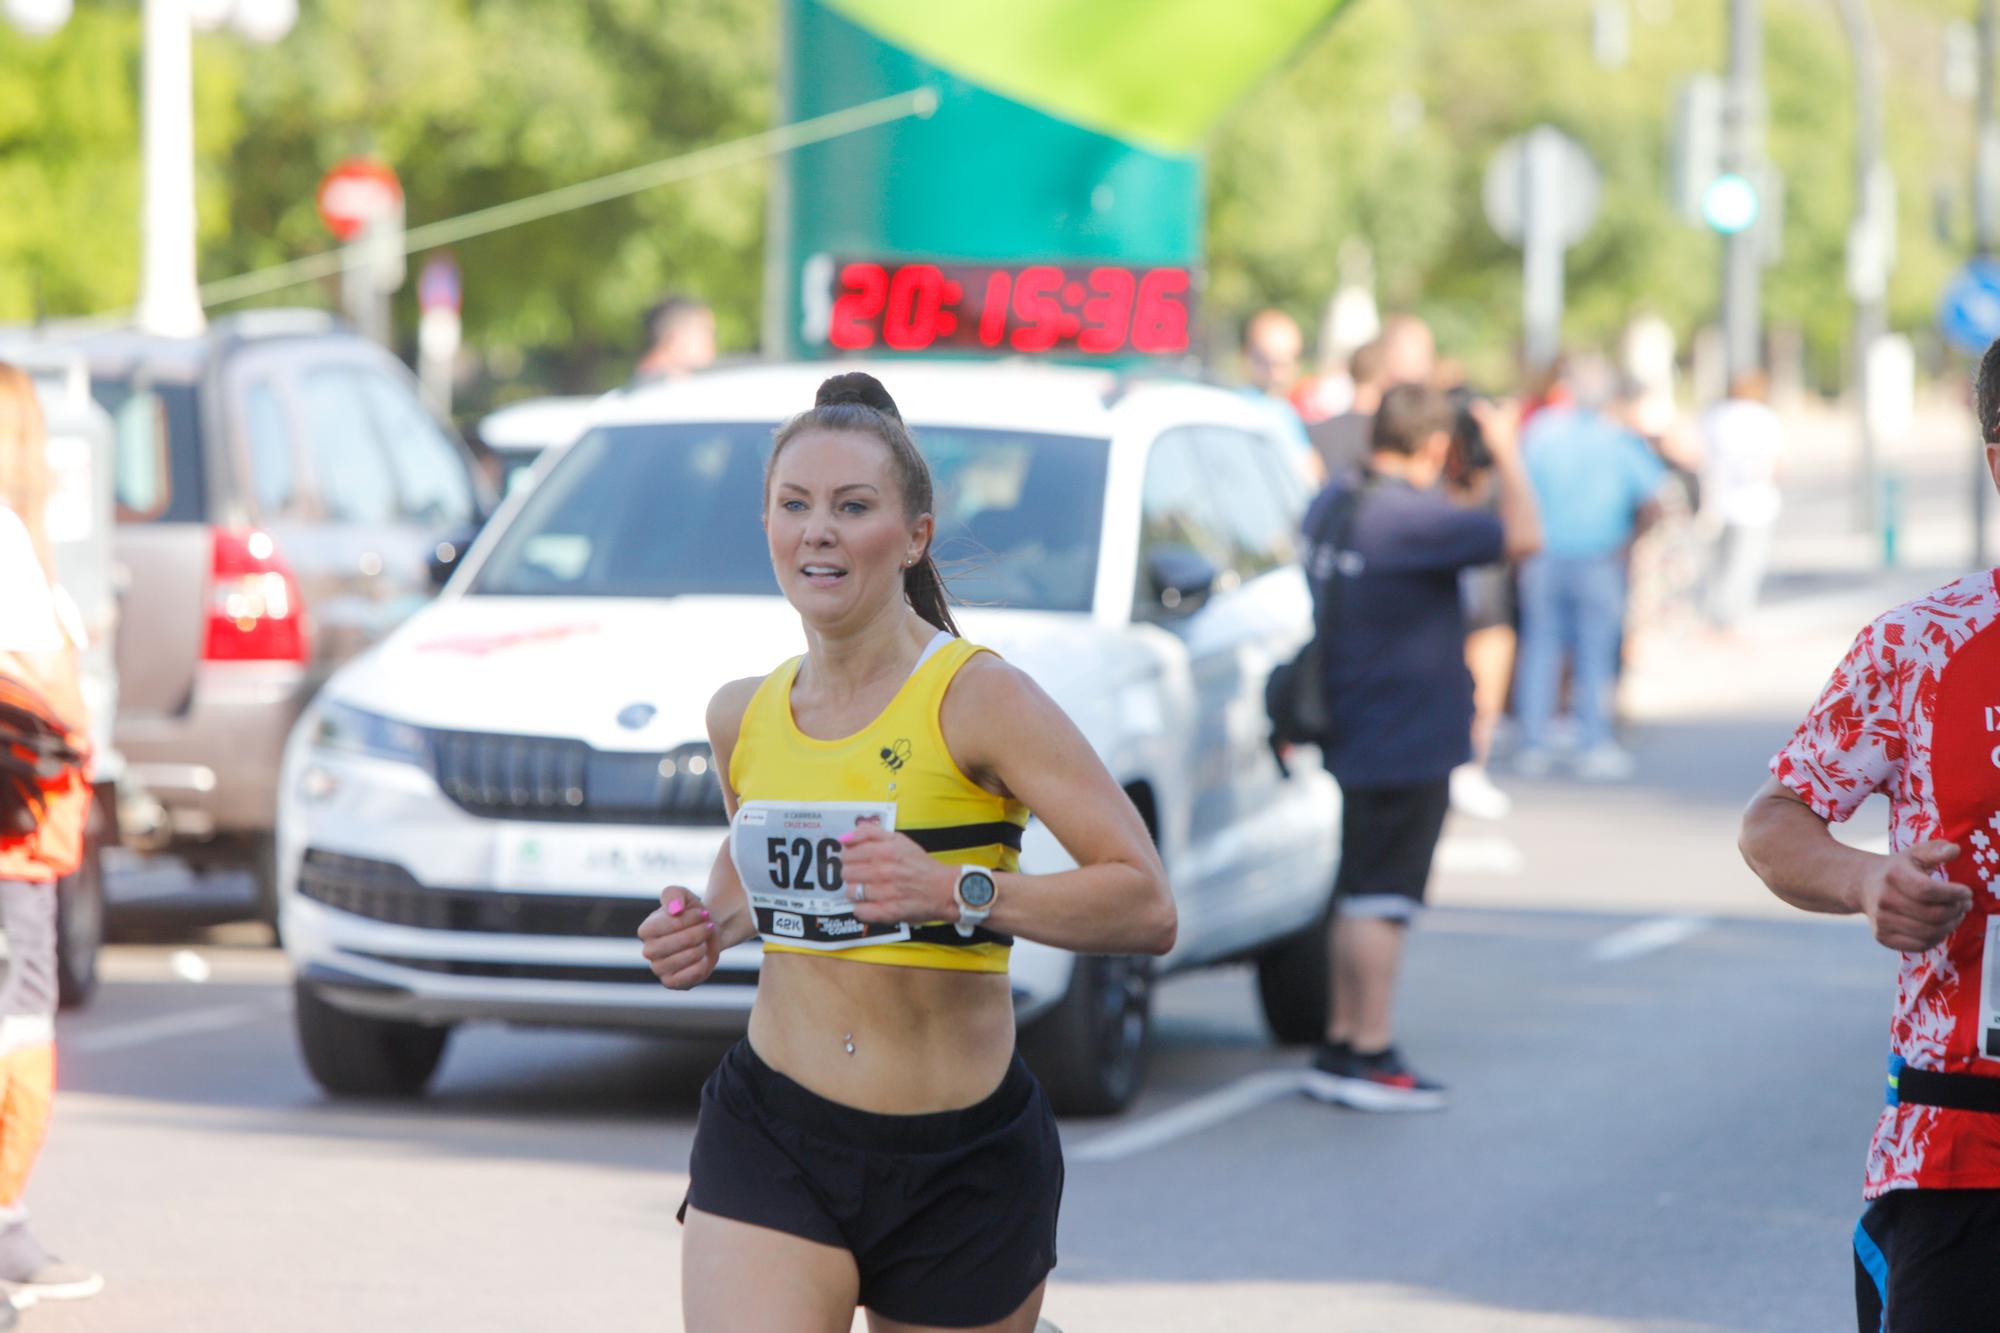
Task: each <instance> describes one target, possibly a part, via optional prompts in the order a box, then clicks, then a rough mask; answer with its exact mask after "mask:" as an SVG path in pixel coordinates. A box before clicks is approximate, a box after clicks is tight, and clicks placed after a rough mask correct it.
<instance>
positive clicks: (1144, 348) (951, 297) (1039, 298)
mask: <svg viewBox="0 0 2000 1333" xmlns="http://www.w3.org/2000/svg"><path fill="white" fill-rule="evenodd" d="M822 262H824V261H822ZM827 268H830V269H831V277H832V293H831V308H830V312H829V313H828V315H827V324H826V342H827V344H828V345H829V346H831V347H833V348H835V349H838V350H840V351H843V352H865V351H884V350H886V351H890V352H928V351H952V352H980V351H985V352H1002V353H1006V352H1030V353H1036V352H1041V353H1052V354H1055V355H1083V356H1107V357H1112V356H1133V355H1139V356H1169V355H1174V354H1177V353H1181V352H1185V351H1187V349H1188V318H1189V305H1190V301H1191V297H1192V287H1193V281H1192V275H1191V274H1190V273H1189V271H1188V270H1187V269H1185V268H1142V267H1133V266H1130V265H1123V264H977V263H962V264H961V263H944V264H931V263H915V262H911V263H904V262H897V261H890V262H886V263H885V262H882V261H880V260H872V259H841V260H835V261H833V262H832V263H831V264H830V265H827ZM821 272H822V273H824V272H825V269H822V270H821ZM820 281H821V282H823V281H824V278H821V279H820ZM808 285H809V286H810V285H814V284H813V283H812V282H811V280H810V279H809V280H808ZM821 290H822V291H824V290H825V289H824V287H822V288H821ZM824 299H826V298H822V300H824ZM815 304H817V303H815ZM820 309H822V310H828V307H827V306H826V305H821V306H820Z"/></svg>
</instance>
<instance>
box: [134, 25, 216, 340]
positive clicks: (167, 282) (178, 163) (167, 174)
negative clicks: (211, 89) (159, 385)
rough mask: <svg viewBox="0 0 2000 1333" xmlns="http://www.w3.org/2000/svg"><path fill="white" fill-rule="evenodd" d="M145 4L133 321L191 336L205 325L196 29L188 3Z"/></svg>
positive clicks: (151, 329)
mask: <svg viewBox="0 0 2000 1333" xmlns="http://www.w3.org/2000/svg"><path fill="white" fill-rule="evenodd" d="M145 6H146V7H145V18H144V23H145V31H144V36H145V53H144V57H143V61H144V63H143V66H142V68H141V72H140V78H139V86H140V107H141V109H140V124H141V131H140V133H141V138H142V141H143V145H144V147H143V154H144V168H143V170H144V182H145V191H144V195H143V201H142V203H141V209H142V212H141V214H140V224H139V231H140V236H141V242H140V244H141V250H140V254H139V308H138V312H137V315H136V319H137V322H138V325H139V327H140V328H141V329H144V330H145V331H147V332H148V333H163V334H167V335H169V336H171V337H177V338H186V337H192V336H194V335H195V334H197V333H200V332H201V330H202V327H203V324H204V320H203V318H202V313H201V295H200V293H199V291H198V290H197V284H196V281H195V221H194V24H193V23H192V21H191V19H190V16H189V13H188V0H145Z"/></svg>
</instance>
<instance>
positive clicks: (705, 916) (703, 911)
mask: <svg viewBox="0 0 2000 1333" xmlns="http://www.w3.org/2000/svg"><path fill="white" fill-rule="evenodd" d="M701 919H702V920H703V921H706V920H708V909H707V908H706V907H704V908H702V909H701Z"/></svg>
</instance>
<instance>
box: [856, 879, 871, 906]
mask: <svg viewBox="0 0 2000 1333" xmlns="http://www.w3.org/2000/svg"><path fill="white" fill-rule="evenodd" d="M853 887H854V901H855V902H857V903H858V902H860V901H861V900H862V899H863V898H866V897H867V896H868V888H867V886H866V885H864V884H863V883H862V882H861V881H860V880H858V879H857V880H855V881H854V886H853Z"/></svg>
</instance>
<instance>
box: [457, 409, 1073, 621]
mask: <svg viewBox="0 0 2000 1333" xmlns="http://www.w3.org/2000/svg"><path fill="white" fill-rule="evenodd" d="M775 429H776V426H775V423H757V422H743V423H737V422H731V423H728V424H723V425H695V424H680V423H675V424H670V425H657V424H656V425H630V426H600V427H598V428H596V429H594V430H592V431H590V432H589V433H588V434H587V435H585V436H584V437H583V438H582V439H580V440H578V441H577V442H576V443H575V444H574V445H572V446H571V447H570V449H569V452H568V454H567V455H566V456H565V457H564V458H563V459H562V460H561V461H560V462H559V463H558V464H557V465H556V466H555V467H554V468H553V469H552V470H551V471H550V473H549V474H548V476H546V477H545V478H543V479H542V482H541V484H540V485H539V486H537V487H536V488H535V491H534V493H533V494H532V495H530V496H529V497H528V499H527V501H526V503H525V504H524V505H523V506H522V509H521V512H520V513H519V514H517V515H516V516H515V518H514V520H513V521H512V522H511V523H509V524H508V525H507V529H506V531H505V532H504V533H502V534H501V536H500V541H499V545H498V546H497V547H496V548H495V549H494V551H493V554H492V556H491V558H489V559H488V560H487V561H486V563H485V564H484V566H483V567H482V568H481V569H480V571H479V573H478V575H477V577H476V578H475V580H474V582H473V584H472V588H471V591H472V592H473V593H475V594H477V593H487V594H496V595H502V596H513V597H522V596H526V597H537V596H540V597H671V596H677V595H683V594H707V595H724V596H728V595H759V594H763V595H770V596H776V595H777V593H778V582H777V579H776V577H775V576H774V575H773V574H772V572H771V557H770V551H769V548H768V547H767V546H766V545H765V542H764V530H763V526H762V524H761V523H760V522H759V521H758V519H759V515H760V514H761V512H762V505H763V493H764V460H765V458H766V457H767V456H768V455H769V454H770V450H771V436H772V432H773V431H774V430H775ZM917 435H918V438H919V440H920V441H921V444H922V447H923V451H924V455H925V457H926V458H928V459H929V460H930V465H931V473H932V476H933V479H934V482H935V486H936V495H937V505H936V514H937V525H938V527H937V539H936V541H935V543H934V550H935V551H936V554H937V558H938V562H939V564H940V566H941V567H942V569H943V571H944V576H945V583H946V586H947V588H948V589H949V591H950V594H951V597H952V600H953V601H955V602H957V603H960V604H963V605H967V606H1002V607H1014V608H1019V609H1023V610H1037V611H1087V610H1089V609H1090V603H1091V593H1092V590H1093V588H1094V587H1095V584H1096V579H1097V541H1098V530H1099V527H1100V526H1101V523H1102V519H1103V511H1104V471H1105V458H1106V455H1107V454H1108V453H1109V443H1108V441H1105V440H1102V439H1084V438H1075V437H1070V436H1058V435H1038V434H1027V433H1022V432H1017V431H1004V430H967V429H958V428H950V427H928V428H925V427H920V428H919V429H918V431H917Z"/></svg>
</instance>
